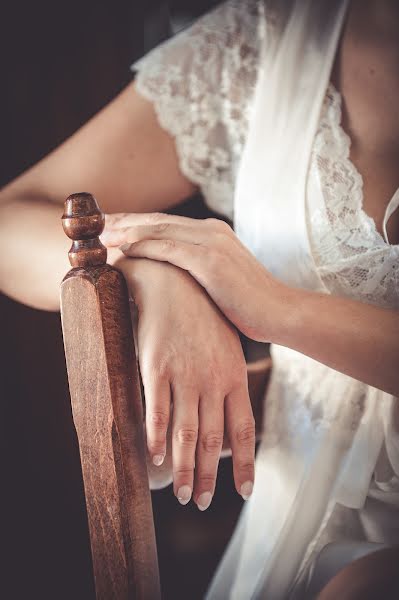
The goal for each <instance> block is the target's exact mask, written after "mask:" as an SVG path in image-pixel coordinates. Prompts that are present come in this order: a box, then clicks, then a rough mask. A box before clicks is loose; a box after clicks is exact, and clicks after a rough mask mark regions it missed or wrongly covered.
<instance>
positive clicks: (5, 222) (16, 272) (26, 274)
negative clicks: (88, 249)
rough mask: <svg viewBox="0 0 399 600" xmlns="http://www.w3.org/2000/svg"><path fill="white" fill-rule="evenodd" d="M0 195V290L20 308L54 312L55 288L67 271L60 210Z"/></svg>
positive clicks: (32, 200)
mask: <svg viewBox="0 0 399 600" xmlns="http://www.w3.org/2000/svg"><path fill="white" fill-rule="evenodd" d="M1 194H2V195H3V198H2V202H1V207H0V290H1V292H3V293H5V294H7V295H9V296H11V297H12V298H14V299H15V300H18V301H19V302H23V303H24V304H28V305H30V306H34V307H36V308H41V309H45V310H58V308H59V286H60V283H61V281H62V278H63V276H64V275H65V273H66V272H67V271H68V269H69V268H70V266H69V262H68V249H69V247H70V241H69V240H68V238H67V237H66V236H65V234H64V232H63V230H62V226H61V215H62V206H61V205H57V204H55V203H52V202H51V201H46V200H41V199H36V198H27V197H26V199H25V198H23V199H19V200H18V201H16V200H15V198H13V195H12V193H8V194H7V190H6V191H4V192H1Z"/></svg>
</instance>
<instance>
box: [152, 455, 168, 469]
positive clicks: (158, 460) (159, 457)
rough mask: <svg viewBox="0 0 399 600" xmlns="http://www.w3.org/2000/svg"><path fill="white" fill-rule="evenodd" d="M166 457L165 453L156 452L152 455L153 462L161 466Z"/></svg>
mask: <svg viewBox="0 0 399 600" xmlns="http://www.w3.org/2000/svg"><path fill="white" fill-rule="evenodd" d="M164 458H165V457H164V455H163V454H155V456H153V457H152V462H153V463H154V465H155V466H156V467H160V466H161V465H162V463H163V461H164Z"/></svg>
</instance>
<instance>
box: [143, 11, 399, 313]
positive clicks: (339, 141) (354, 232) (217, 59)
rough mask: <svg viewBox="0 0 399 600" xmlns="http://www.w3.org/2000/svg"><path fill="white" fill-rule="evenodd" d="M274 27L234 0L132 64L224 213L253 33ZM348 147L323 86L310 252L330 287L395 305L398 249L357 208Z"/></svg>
mask: <svg viewBox="0 0 399 600" xmlns="http://www.w3.org/2000/svg"><path fill="white" fill-rule="evenodd" d="M265 6H266V11H267V15H266V16H265V14H264V13H265ZM269 13H270V14H269ZM275 26H276V25H275V16H274V11H273V2H271V1H270V0H269V2H268V3H266V4H265V3H264V2H262V1H259V0H248V1H246V2H242V0H232V1H230V2H226V3H224V4H223V5H221V6H219V7H218V8H217V9H215V10H214V11H213V12H212V13H210V14H208V15H206V16H205V17H203V18H202V19H199V20H198V21H197V22H196V23H195V24H194V25H193V26H192V27H190V28H189V29H188V30H186V31H183V32H182V33H181V34H179V35H178V36H176V37H175V38H173V39H172V40H170V41H168V42H166V43H165V44H163V45H162V46H160V47H158V48H156V49H155V50H154V51H152V52H150V53H149V54H148V55H147V56H145V57H144V58H143V59H141V60H140V61H138V63H136V64H135V65H133V68H134V69H137V70H138V76H137V79H136V86H137V89H138V91H139V92H140V93H141V94H142V95H143V96H145V97H146V98H148V99H149V100H150V101H152V102H153V104H154V107H155V110H156V112H157V115H158V119H159V121H160V123H161V125H162V126H163V127H164V128H165V129H166V130H167V131H169V132H170V133H171V134H172V135H173V136H174V138H175V142H176V148H177V153H178V156H179V161H180V168H181V170H182V172H183V173H184V174H185V175H186V177H188V178H189V179H190V180H191V181H193V182H194V183H195V184H197V185H198V186H199V187H200V189H201V190H202V192H203V194H204V197H205V199H206V201H207V203H208V205H209V206H210V208H212V209H213V210H215V211H216V212H219V213H221V214H224V215H225V216H227V217H229V218H230V219H233V216H234V215H233V197H234V186H235V179H236V176H237V172H238V166H239V162H240V157H241V154H242V151H243V147H244V143H245V138H246V134H247V131H248V122H249V118H250V113H251V105H252V97H253V92H254V89H255V84H256V79H257V75H258V70H259V54H260V46H261V40H262V38H263V37H264V36H265V35H268V33H269V34H270V33H271V32H272V31H273V27H275ZM349 150H350V139H349V137H348V136H347V135H346V134H345V132H344V131H343V129H342V127H341V97H340V94H339V93H338V92H337V91H336V90H335V88H334V87H333V86H332V85H331V84H330V86H329V87H328V90H327V93H326V96H325V100H324V103H323V108H322V113H321V117H320V122H319V127H318V131H317V134H316V136H315V141H314V147H313V153H312V159H311V169H314V170H316V172H317V176H318V178H319V181H320V184H321V188H322V192H323V197H324V205H322V206H320V208H319V209H318V210H317V211H315V212H314V213H313V214H310V215H308V217H309V223H310V228H309V229H310V230H309V235H310V240H311V246H312V252H313V254H314V258H315V262H316V265H317V268H318V270H319V273H320V276H321V278H322V280H323V282H324V284H325V286H326V288H327V289H328V290H329V291H330V292H331V293H332V294H336V295H343V296H348V297H351V298H354V299H358V300H362V301H364V302H368V303H374V304H379V305H381V306H384V307H389V308H397V307H399V246H391V245H389V244H387V243H386V242H385V240H384V239H383V238H382V236H381V235H380V234H379V233H378V231H377V229H376V227H375V223H374V221H373V220H372V219H371V218H370V217H368V216H367V215H366V213H365V212H364V211H363V208H362V198H363V190H362V188H363V181H362V177H361V175H360V174H359V173H358V171H357V170H356V168H355V166H354V165H353V163H352V162H351V161H350V158H349Z"/></svg>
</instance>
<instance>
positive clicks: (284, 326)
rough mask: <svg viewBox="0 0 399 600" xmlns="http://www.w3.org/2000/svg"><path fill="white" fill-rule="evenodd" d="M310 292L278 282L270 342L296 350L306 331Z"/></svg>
mask: <svg viewBox="0 0 399 600" xmlns="http://www.w3.org/2000/svg"><path fill="white" fill-rule="evenodd" d="M307 297H308V292H306V290H302V289H298V288H292V287H289V286H287V285H285V284H283V283H280V282H278V290H277V293H276V295H275V298H276V303H275V311H271V312H272V319H273V322H272V323H271V324H270V335H269V341H270V342H271V343H273V344H278V345H280V346H287V347H290V348H294V347H295V345H296V340H297V339H298V337H300V336H301V332H303V329H304V316H305V313H306V303H307Z"/></svg>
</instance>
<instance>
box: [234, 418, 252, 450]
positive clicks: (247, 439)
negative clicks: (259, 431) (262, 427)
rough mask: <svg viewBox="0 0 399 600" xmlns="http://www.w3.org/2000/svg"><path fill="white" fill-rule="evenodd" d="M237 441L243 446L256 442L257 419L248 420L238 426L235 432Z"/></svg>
mask: <svg viewBox="0 0 399 600" xmlns="http://www.w3.org/2000/svg"><path fill="white" fill-rule="evenodd" d="M235 438H236V441H237V442H238V443H239V444H241V445H242V446H250V445H252V444H254V443H255V420H254V419H251V420H247V421H245V422H244V423H242V424H241V425H240V426H239V427H237V429H236V432H235Z"/></svg>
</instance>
